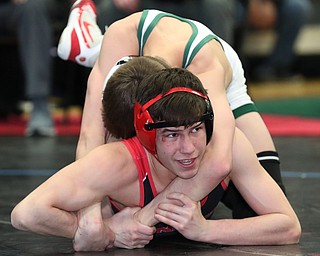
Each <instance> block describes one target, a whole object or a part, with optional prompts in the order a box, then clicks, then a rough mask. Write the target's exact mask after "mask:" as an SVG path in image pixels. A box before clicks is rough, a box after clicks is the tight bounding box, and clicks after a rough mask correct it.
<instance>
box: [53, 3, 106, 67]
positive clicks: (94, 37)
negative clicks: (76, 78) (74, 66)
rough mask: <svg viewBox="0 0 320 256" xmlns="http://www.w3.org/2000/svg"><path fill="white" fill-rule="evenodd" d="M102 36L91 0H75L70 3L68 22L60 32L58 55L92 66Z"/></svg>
mask: <svg viewBox="0 0 320 256" xmlns="http://www.w3.org/2000/svg"><path fill="white" fill-rule="evenodd" d="M102 37H103V35H102V33H101V30H100V28H99V27H98V25H97V22H96V7H95V5H94V3H93V2H92V0H77V1H76V2H75V3H74V4H73V5H72V8H71V12H70V16H69V20H68V24H67V26H66V28H65V29H64V30H63V32H62V34H61V37H60V40H59V44H58V56H59V57H60V58H61V59H64V60H71V61H74V62H77V63H78V64H80V65H83V66H86V67H93V65H94V63H95V61H96V59H97V57H98V55H99V51H100V46H101V42H102Z"/></svg>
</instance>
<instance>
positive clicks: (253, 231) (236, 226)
mask: <svg viewBox="0 0 320 256" xmlns="http://www.w3.org/2000/svg"><path fill="white" fill-rule="evenodd" d="M300 233H301V228H300V225H299V222H298V221H295V220H294V219H293V218H291V217H289V216H287V215H284V214H278V213H274V214H267V215H263V216H258V217H254V218H246V219H224V220H207V224H206V225H205V230H204V232H200V233H199V236H198V238H199V241H202V242H208V243H215V244H225V245H284V244H294V243H298V242H299V238H300Z"/></svg>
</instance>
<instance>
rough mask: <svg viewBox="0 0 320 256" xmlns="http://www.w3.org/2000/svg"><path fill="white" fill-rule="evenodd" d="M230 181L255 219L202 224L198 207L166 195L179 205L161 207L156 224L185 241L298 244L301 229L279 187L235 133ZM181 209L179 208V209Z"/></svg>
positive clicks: (234, 243)
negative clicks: (167, 226)
mask: <svg viewBox="0 0 320 256" xmlns="http://www.w3.org/2000/svg"><path fill="white" fill-rule="evenodd" d="M233 166H234V169H233V170H232V172H231V174H230V177H231V179H232V181H233V182H234V184H235V185H236V186H237V188H238V190H239V191H240V192H241V194H242V195H243V197H244V198H245V200H246V201H247V202H248V204H249V205H250V206H251V207H252V208H253V209H254V210H255V211H256V212H257V214H258V216H257V217H252V218H245V219H221V220H210V219H209V220H206V219H205V218H204V217H203V216H202V214H201V209H200V205H199V204H198V203H197V202H194V201H192V200H190V198H188V197H187V196H185V195H183V194H178V193H175V194H170V196H169V198H171V199H174V200H175V201H173V202H176V201H180V203H179V204H176V203H173V204H168V203H161V204H160V205H159V207H158V209H157V210H156V213H157V214H156V217H157V219H158V220H159V221H162V222H164V223H167V224H168V225H172V226H173V227H174V228H176V229H177V230H178V231H179V232H180V233H181V234H183V235H184V236H185V237H187V238H189V239H192V240H196V241H201V242H209V243H216V244H228V245H282V244H293V243H297V242H298V241H299V238H300V235H301V228H300V224H299V221H298V219H297V216H296V214H295V213H294V211H293V209H292V207H291V206H290V204H289V202H288V200H287V199H286V197H285V196H284V194H283V193H282V191H281V189H280V188H279V186H278V185H277V184H276V183H275V182H274V181H273V179H272V178H271V177H270V176H269V175H268V174H267V172H266V171H265V170H264V169H263V168H262V167H261V166H260V164H259V162H258V160H257V159H256V156H255V153H254V152H253V149H252V147H251V145H250V143H249V142H248V140H247V139H246V138H245V136H244V135H243V134H241V133H240V132H236V133H235V142H234V147H233ZM181 205H183V206H182V207H181Z"/></svg>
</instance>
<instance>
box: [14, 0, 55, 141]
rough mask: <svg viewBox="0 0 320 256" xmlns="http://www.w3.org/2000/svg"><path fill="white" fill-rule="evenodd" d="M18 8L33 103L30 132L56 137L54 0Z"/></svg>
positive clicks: (36, 0) (24, 64)
mask: <svg viewBox="0 0 320 256" xmlns="http://www.w3.org/2000/svg"><path fill="white" fill-rule="evenodd" d="M16 8H17V13H18V19H17V22H18V23H17V32H18V40H19V48H20V53H21V62H22V67H23V70H24V73H25V80H26V82H25V86H26V87H25V94H26V96H27V98H28V99H29V100H30V101H31V102H32V103H33V110H32V112H31V116H30V120H29V123H28V127H27V130H26V135H28V136H31V135H34V134H39V135H44V136H52V135H54V133H55V131H54V128H53V122H52V119H51V113H50V111H49V109H48V102H47V101H48V97H49V95H50V91H51V78H52V77H51V73H52V59H51V56H50V48H51V45H52V28H51V21H50V15H49V8H50V1H49V0H46V1H44V0H30V1H28V2H27V3H25V4H21V5H17V6H16Z"/></svg>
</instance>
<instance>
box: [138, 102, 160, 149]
mask: <svg viewBox="0 0 320 256" xmlns="http://www.w3.org/2000/svg"><path fill="white" fill-rule="evenodd" d="M147 123H153V120H152V117H151V115H150V113H149V111H148V110H147V109H143V107H142V106H141V104H139V103H138V102H137V103H135V105H134V128H135V130H136V134H137V137H138V139H139V141H140V142H141V144H142V145H143V146H144V147H145V148H146V149H147V150H148V151H149V152H150V153H152V154H153V155H155V154H156V147H155V140H156V130H155V129H153V130H147V129H146V128H145V124H147Z"/></svg>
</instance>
